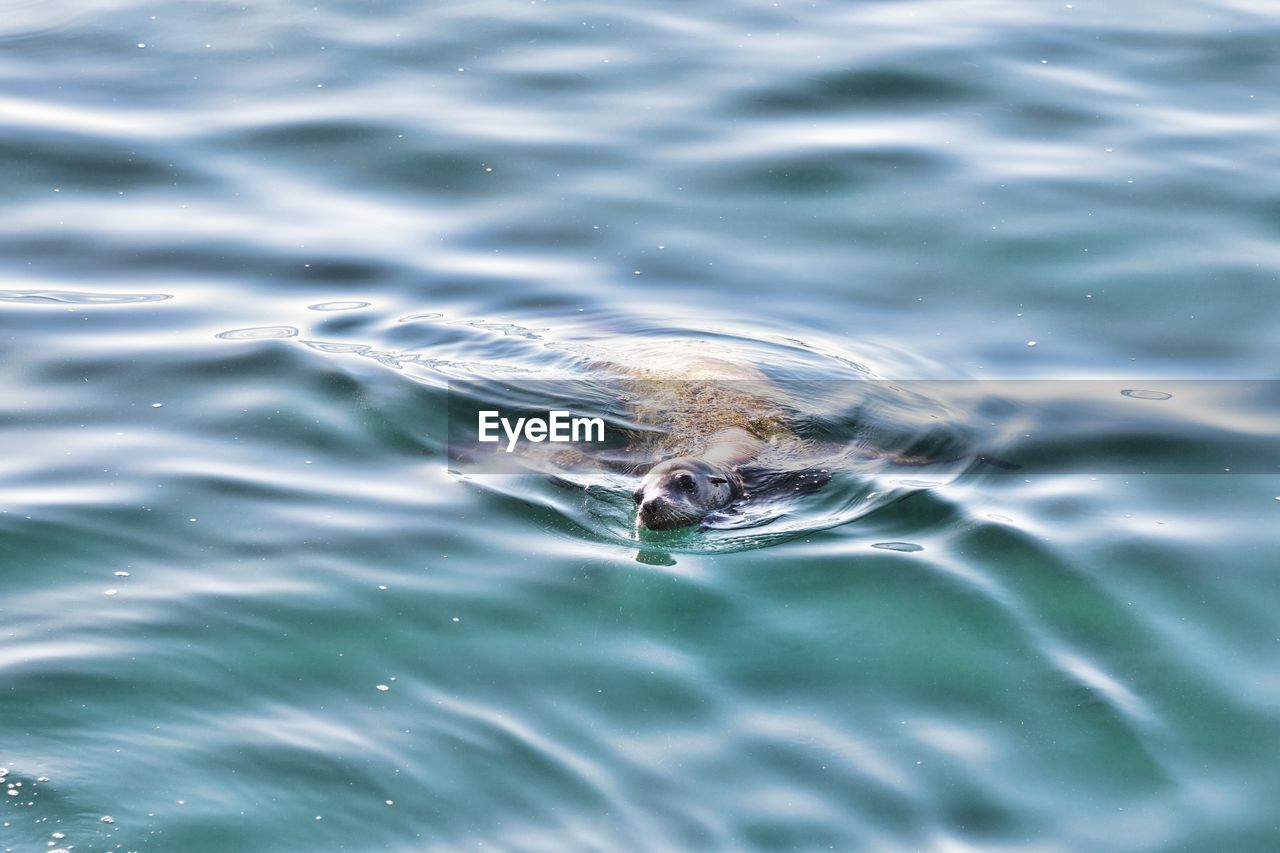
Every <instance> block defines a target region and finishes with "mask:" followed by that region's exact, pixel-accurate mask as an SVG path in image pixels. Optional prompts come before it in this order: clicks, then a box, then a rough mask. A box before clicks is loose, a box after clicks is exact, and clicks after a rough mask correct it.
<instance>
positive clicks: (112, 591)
mask: <svg viewBox="0 0 1280 853" xmlns="http://www.w3.org/2000/svg"><path fill="white" fill-rule="evenodd" d="M118 592H120V590H118V589H109V590H107V591H106V592H104V593H102V594H103V595H115V594H117V593H118Z"/></svg>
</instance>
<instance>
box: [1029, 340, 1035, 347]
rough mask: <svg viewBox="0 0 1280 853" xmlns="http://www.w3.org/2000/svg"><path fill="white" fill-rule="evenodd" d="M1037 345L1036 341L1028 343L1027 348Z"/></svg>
mask: <svg viewBox="0 0 1280 853" xmlns="http://www.w3.org/2000/svg"><path fill="white" fill-rule="evenodd" d="M1036 343H1037V342H1036V341H1027V346H1029V347H1034V346H1035V345H1036Z"/></svg>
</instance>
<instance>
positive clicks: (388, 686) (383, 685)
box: [374, 684, 391, 693]
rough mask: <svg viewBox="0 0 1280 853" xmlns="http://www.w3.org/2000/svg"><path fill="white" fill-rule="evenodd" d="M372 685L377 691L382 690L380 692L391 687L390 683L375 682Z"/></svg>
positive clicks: (384, 691)
mask: <svg viewBox="0 0 1280 853" xmlns="http://www.w3.org/2000/svg"><path fill="white" fill-rule="evenodd" d="M374 687H375V688H376V689H377V690H378V691H379V692H382V693H386V692H387V691H388V690H390V689H391V687H390V685H387V684H375V685H374Z"/></svg>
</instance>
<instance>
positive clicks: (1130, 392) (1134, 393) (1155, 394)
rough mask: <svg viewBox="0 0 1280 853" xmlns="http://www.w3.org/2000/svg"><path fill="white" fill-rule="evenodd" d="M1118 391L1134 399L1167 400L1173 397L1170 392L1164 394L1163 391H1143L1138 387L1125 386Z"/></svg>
mask: <svg viewBox="0 0 1280 853" xmlns="http://www.w3.org/2000/svg"><path fill="white" fill-rule="evenodd" d="M1120 393H1121V394H1123V395H1124V396H1126V397H1133V398H1134V399H1135V400H1168V399H1170V398H1171V397H1173V395H1172V394H1166V393H1165V392H1163V391H1143V390H1141V389H1139V388H1126V389H1124V390H1123V391H1121V392H1120Z"/></svg>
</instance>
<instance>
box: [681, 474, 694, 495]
mask: <svg viewBox="0 0 1280 853" xmlns="http://www.w3.org/2000/svg"><path fill="white" fill-rule="evenodd" d="M680 488H682V489H684V490H685V491H686V492H694V491H697V488H698V484H697V483H695V482H693V478H692V477H681V478H680Z"/></svg>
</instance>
